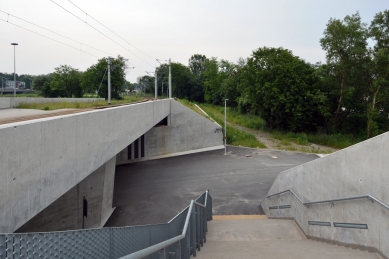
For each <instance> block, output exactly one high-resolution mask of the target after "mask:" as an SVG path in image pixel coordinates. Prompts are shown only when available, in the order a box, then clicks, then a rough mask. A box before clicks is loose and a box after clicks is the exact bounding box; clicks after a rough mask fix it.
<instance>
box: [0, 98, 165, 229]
mask: <svg viewBox="0 0 389 259" xmlns="http://www.w3.org/2000/svg"><path fill="white" fill-rule="evenodd" d="M169 114H170V100H159V101H151V102H145V103H139V104H133V105H128V106H120V107H114V108H109V109H103V110H96V111H88V112H85V113H78V114H72V115H63V116H58V117H51V118H45V119H38V120H33V121H25V122H18V123H12V124H4V125H0V146H1V149H0V177H1V179H2V181H0V232H3V233H4V232H13V231H15V230H16V229H18V228H20V227H21V226H23V225H24V224H25V223H26V222H27V221H28V220H30V219H31V218H33V217H34V216H35V215H37V214H38V213H39V212H41V211H42V210H43V209H44V208H46V207H48V206H49V205H50V204H52V203H53V202H54V201H55V200H57V199H58V198H59V197H60V196H61V195H63V194H65V193H66V192H67V191H69V190H70V189H71V188H73V187H74V186H76V185H77V184H78V183H80V182H81V181H82V180H84V179H85V178H86V177H87V176H88V175H90V174H91V173H92V172H94V171H95V170H96V169H98V168H99V167H101V166H102V165H104V164H105V163H107V162H108V161H109V160H111V158H113V157H115V156H116V154H117V153H119V152H120V151H121V150H123V149H124V148H125V147H126V146H128V145H129V144H130V143H132V142H133V141H134V140H135V139H137V138H139V137H140V136H141V135H143V134H144V133H145V132H147V131H148V130H150V129H151V128H152V127H153V126H154V125H155V124H156V123H158V122H159V121H161V120H162V119H163V118H165V117H166V116H168V115H169ZM106 188H107V191H108V190H109V187H108V186H107V187H106ZM104 206H109V205H104Z"/></svg>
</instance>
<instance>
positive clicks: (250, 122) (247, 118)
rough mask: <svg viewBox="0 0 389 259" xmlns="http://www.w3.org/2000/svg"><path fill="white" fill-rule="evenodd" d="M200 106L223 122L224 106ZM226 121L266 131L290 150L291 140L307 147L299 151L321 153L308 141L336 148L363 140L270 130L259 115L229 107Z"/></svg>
mask: <svg viewBox="0 0 389 259" xmlns="http://www.w3.org/2000/svg"><path fill="white" fill-rule="evenodd" d="M201 108H202V109H203V110H206V112H207V113H208V114H209V115H210V116H211V114H212V115H213V116H214V117H216V118H218V119H219V120H217V119H215V118H214V119H215V120H216V121H218V123H222V124H223V121H224V107H221V106H216V105H212V104H201ZM211 117H212V116H211ZM227 121H228V122H230V123H232V124H236V125H239V126H242V127H246V128H250V129H255V130H263V131H266V132H268V133H270V134H271V136H272V137H273V138H275V139H277V140H279V141H280V146H279V148H281V149H286V150H291V151H294V150H296V148H295V147H293V146H292V144H291V142H293V143H296V144H298V145H303V146H304V145H306V146H307V148H305V149H304V147H302V148H301V150H300V151H303V152H312V153H321V152H322V150H316V151H315V150H314V149H313V148H312V147H308V145H309V143H313V144H317V145H323V146H327V147H331V148H336V149H342V148H346V147H349V146H352V145H354V144H356V143H358V142H361V141H363V140H364V139H361V138H357V137H354V136H352V135H347V134H314V133H307V134H306V133H292V132H279V131H270V130H268V129H267V127H266V122H265V121H264V120H263V119H262V118H261V117H259V116H257V115H250V114H240V113H239V112H238V111H236V110H233V109H230V108H228V107H227ZM222 124H221V125H222ZM229 128H231V127H228V128H227V133H228V131H229ZM227 138H228V136H227ZM227 143H229V142H228V139H227ZM262 145H263V144H262Z"/></svg>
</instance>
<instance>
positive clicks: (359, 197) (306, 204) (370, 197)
mask: <svg viewBox="0 0 389 259" xmlns="http://www.w3.org/2000/svg"><path fill="white" fill-rule="evenodd" d="M287 192H290V193H292V194H293V195H294V196H295V197H296V198H297V199H298V200H299V201H300V202H301V203H302V204H303V205H305V206H308V205H312V204H318V203H326V202H335V201H348V200H356V199H369V200H371V201H375V202H377V203H378V204H380V205H381V206H382V207H384V208H386V209H388V210H389V205H387V204H386V203H384V202H382V201H380V200H379V199H377V198H376V197H374V196H372V195H370V194H366V195H361V196H350V197H343V198H336V199H329V200H320V201H312V202H303V200H302V199H301V198H300V197H299V196H298V195H297V194H296V193H295V192H294V191H293V190H292V189H288V190H285V191H282V192H278V193H275V194H272V195H269V196H267V197H266V198H268V199H270V198H271V197H273V196H277V195H281V194H284V193H287Z"/></svg>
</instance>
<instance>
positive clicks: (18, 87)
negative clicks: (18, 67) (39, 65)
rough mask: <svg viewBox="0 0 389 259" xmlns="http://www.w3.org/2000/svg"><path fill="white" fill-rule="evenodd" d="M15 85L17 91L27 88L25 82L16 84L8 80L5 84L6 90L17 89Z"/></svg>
mask: <svg viewBox="0 0 389 259" xmlns="http://www.w3.org/2000/svg"><path fill="white" fill-rule="evenodd" d="M14 83H16V89H20V88H26V83H25V82H22V81H16V82H14V81H11V80H7V81H6V82H5V88H11V89H14V88H15V86H14Z"/></svg>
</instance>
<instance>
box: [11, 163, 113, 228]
mask: <svg viewBox="0 0 389 259" xmlns="http://www.w3.org/2000/svg"><path fill="white" fill-rule="evenodd" d="M115 162H116V161H115V157H114V158H111V159H110V160H109V161H108V162H107V163H105V164H104V165H102V166H100V167H99V168H98V169H97V170H95V171H94V172H93V173H91V174H90V175H88V176H87V177H86V178H85V179H84V180H82V181H81V182H80V183H79V184H77V185H76V186H74V187H73V188H71V189H70V190H69V191H67V192H66V193H65V194H63V195H61V196H60V197H59V198H58V199H57V200H56V201H54V202H53V203H51V204H50V205H49V206H48V207H47V208H45V209H44V210H42V211H41V212H39V213H38V214H37V215H36V216H35V217H33V218H32V219H30V220H29V221H28V222H27V223H26V224H24V225H23V226H22V227H20V228H19V229H18V230H17V231H16V232H19V233H25V232H49V231H61V230H74V229H81V228H82V219H83V198H84V197H85V198H86V200H87V201H88V217H87V218H85V219H84V227H85V228H100V227H103V226H104V224H105V223H106V221H107V220H108V218H109V216H110V215H111V214H112V212H113V210H114V208H112V197H113V188H114V185H113V183H114V180H115Z"/></svg>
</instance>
